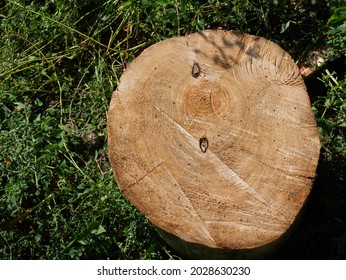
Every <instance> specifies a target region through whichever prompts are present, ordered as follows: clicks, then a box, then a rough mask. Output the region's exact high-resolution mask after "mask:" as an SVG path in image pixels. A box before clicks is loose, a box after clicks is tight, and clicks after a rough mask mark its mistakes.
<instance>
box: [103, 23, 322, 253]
mask: <svg viewBox="0 0 346 280" xmlns="http://www.w3.org/2000/svg"><path fill="white" fill-rule="evenodd" d="M107 129H108V141H109V159H110V163H111V165H112V169H113V171H114V175H115V179H116V181H117V183H118V186H119V188H120V189H121V191H122V193H123V194H124V195H125V196H126V197H127V198H128V199H129V200H130V201H131V202H132V203H133V204H134V205H135V206H136V207H137V208H138V209H139V210H140V211H141V212H142V213H143V214H144V215H145V216H146V217H147V218H148V219H149V220H150V221H151V223H152V224H154V225H155V226H156V227H157V228H158V230H159V232H160V233H161V236H162V237H163V238H164V239H165V240H166V242H167V243H168V244H170V245H171V246H172V247H173V248H175V249H176V250H177V251H178V253H180V254H182V256H184V257H187V258H215V259H216V258H228V257H235V258H246V257H249V258H256V257H258V256H261V254H262V252H265V251H268V250H269V251H270V250H272V249H273V248H275V247H276V246H277V244H278V242H279V241H280V240H281V239H282V238H283V237H284V236H285V235H286V234H287V233H288V232H289V231H290V228H291V227H292V226H293V225H294V222H295V221H296V220H297V217H298V216H299V213H300V212H301V209H302V208H303V205H304V203H305V201H306V199H307V197H308V195H309V192H310V189H311V187H312V184H313V180H314V177H315V174H316V167H317V163H318V158H319V150H320V142H319V135H318V131H317V127H316V122H315V120H314V116H313V113H312V111H311V105H310V100H309V97H308V95H307V92H306V88H305V85H304V82H303V79H302V78H301V75H300V72H299V69H298V67H297V66H296V65H295V63H294V62H293V60H292V59H291V57H290V55H289V54H287V53H286V52H285V51H283V50H282V49H281V48H280V47H279V46H277V45H276V44H274V43H272V42H270V41H268V40H266V39H263V38H260V37H257V36H251V35H247V34H242V33H240V32H236V31H224V30H217V31H216V30H206V31H203V32H199V33H194V34H191V35H187V36H183V37H176V38H171V39H168V40H165V41H162V42H159V43H157V44H155V45H153V46H151V47H149V48H147V49H146V50H145V51H144V52H143V53H142V54H141V55H140V56H139V57H138V58H137V59H135V61H133V62H132V63H131V64H130V65H129V67H128V68H127V69H126V70H125V72H124V73H123V75H122V77H121V80H120V84H119V86H118V88H117V89H116V91H115V92H114V94H113V96H112V100H111V104H110V108H109V119H108V128H107Z"/></svg>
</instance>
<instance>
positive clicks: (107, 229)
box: [0, 0, 346, 259]
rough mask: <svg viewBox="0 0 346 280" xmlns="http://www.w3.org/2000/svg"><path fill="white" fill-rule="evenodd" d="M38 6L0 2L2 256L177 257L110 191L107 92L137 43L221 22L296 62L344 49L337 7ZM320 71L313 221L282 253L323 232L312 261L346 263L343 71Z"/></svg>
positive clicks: (59, 2)
mask: <svg viewBox="0 0 346 280" xmlns="http://www.w3.org/2000/svg"><path fill="white" fill-rule="evenodd" d="M42 2H43V1H25V0H13V1H5V3H4V2H1V4H0V36H1V41H0V170H1V171H0V259H170V258H178V256H175V255H174V252H172V251H171V250H170V249H169V248H168V247H167V246H166V245H165V244H164V243H163V242H162V241H161V240H160V238H159V237H158V235H157V233H156V232H155V230H154V228H153V227H152V226H151V225H150V223H149V222H148V221H147V220H146V219H145V218H144V217H143V216H142V215H141V213H139V212H138V211H137V210H136V209H135V207H133V206H132V205H131V204H130V203H129V202H128V201H127V200H126V199H125V198H124V197H123V196H122V194H121V193H120V192H119V190H118V188H117V186H116V183H115V181H114V178H113V175H112V171H111V168H110V165H109V163H108V159H107V141H106V139H107V131H106V122H107V111H108V106H109V101H110V98H111V95H112V92H113V91H114V89H115V88H116V87H117V85H118V81H119V78H120V76H121V73H122V71H123V69H124V68H125V67H126V64H127V63H129V62H131V61H132V60H133V59H134V58H135V57H136V56H138V55H139V54H140V52H141V51H143V50H144V49H145V48H146V47H148V46H150V45H152V44H154V43H155V42H158V41H160V40H163V39H165V38H170V37H173V36H179V35H184V34H188V33H192V32H196V31H199V30H203V29H208V28H213V29H215V28H219V27H222V28H224V29H237V30H241V31H243V32H247V33H251V34H255V35H259V36H263V37H265V38H267V39H270V40H272V41H274V42H276V43H278V44H279V45H280V46H282V47H283V48H284V49H285V50H287V51H288V52H289V53H290V54H291V55H292V57H293V58H294V59H295V60H296V61H297V62H298V63H299V62H302V61H304V60H306V59H307V58H308V54H309V52H310V51H311V50H313V48H314V46H317V45H324V44H329V45H330V51H329V53H328V58H329V59H330V60H338V61H339V60H340V58H343V55H344V54H343V53H344V49H345V39H344V38H345V34H346V31H345V26H344V19H343V18H342V17H343V10H341V11H340V10H337V11H336V12H335V13H334V10H335V8H338V7H340V5H341V1H337V0H334V1H327V2H325V1H317V0H316V1H313V2H312V3H311V2H310V4H308V3H307V2H306V1H296V2H297V4H291V2H293V1H291V2H290V1H280V0H278V1H275V0H273V1H272V0H268V1H264V0H259V1H241V0H235V1H215V0H209V1H197V0H195V1H193V0H190V1H181V0H179V1H178V0H175V1H166V0H156V1H148V0H143V1H138V0H137V1H130V0H129V1H120V0H119V1H117V0H112V1H111V0H108V1H104V0H102V1H101V0H100V1H98V0H94V1H92V0H88V1H67V0H47V1H44V4H42ZM332 15H333V17H332ZM331 17H332V18H331ZM330 18H331V20H329V19H330ZM340 19H341V20H340ZM328 20H329V21H328ZM343 71H344V70H343ZM319 73H320V74H318V75H319V76H318V79H319V80H318V79H317V78H316V79H315V80H313V81H314V82H315V83H318V82H319V83H321V84H322V89H323V90H322V92H321V93H320V94H319V96H315V97H314V99H315V101H314V103H313V108H312V109H313V110H314V112H315V115H316V119H317V122H318V125H319V129H320V133H321V140H322V143H323V150H322V153H321V160H320V167H319V178H320V179H319V180H318V184H317V187H316V191H315V193H316V194H313V196H312V199H311V205H312V206H311V207H310V208H309V209H314V207H315V206H314V205H320V204H322V205H323V207H322V208H323V209H322V210H320V212H321V213H320V212H319V213H320V214H321V216H322V226H321V223H320V221H319V222H316V221H315V220H314V219H313V215H309V211H307V212H308V214H307V215H306V217H307V219H308V220H307V222H306V223H305V225H306V226H305V228H304V226H303V227H301V230H300V231H299V230H298V233H299V234H298V233H297V234H298V237H296V238H292V241H291V242H293V244H291V245H292V246H293V249H292V250H288V249H287V248H286V249H284V250H283V252H286V253H287V254H286V255H287V256H292V257H294V258H312V257H313V255H312V254H310V255H309V254H308V253H304V252H305V251H304V252H303V250H302V249H301V243H300V242H303V241H304V242H305V241H306V240H310V239H309V236H311V235H312V236H314V235H316V234H318V233H319V232H322V233H321V239H323V236H329V235H328V234H329V231H328V234H325V235H323V232H324V230H325V228H326V227H327V226H328V229H334V230H335V232H334V231H333V234H332V236H333V241H331V243H332V244H331V245H330V246H326V247H327V248H324V247H323V248H322V249H321V250H320V251H319V252H320V255H319V256H323V254H324V253H325V255H326V257H328V258H342V257H343V258H345V257H346V252H345V244H346V238H345V232H346V219H345V217H346V215H343V216H342V214H344V213H345V210H344V209H345V207H344V206H343V205H344V204H343V203H344V202H345V199H346V194H345V192H346V187H345V170H346V168H345V157H346V155H345V143H346V141H345V126H346V124H345V106H346V101H345V99H346V96H345V76H344V72H343V73H341V75H340V74H336V72H334V69H331V68H328V66H325V68H323V70H321V71H320V72H319ZM342 74H343V75H342ZM313 79H314V78H313ZM319 193H322V195H319ZM325 193H327V194H328V196H327V197H325V196H324V194H325ZM314 202H316V203H315V204H314ZM309 209H308V210H309ZM310 216H311V217H312V218H311V219H310V220H309V217H310ZM318 225H320V227H318ZM326 225H327V226H326ZM337 232H338V233H337ZM309 234H310V235H309ZM317 240H318V239H317ZM309 246H311V247H313V244H311V242H310V243H308V244H307V245H306V246H305V247H308V248H309ZM330 247H332V248H333V250H332V251H328V248H330ZM293 252H294V253H293ZM281 257H282V256H281Z"/></svg>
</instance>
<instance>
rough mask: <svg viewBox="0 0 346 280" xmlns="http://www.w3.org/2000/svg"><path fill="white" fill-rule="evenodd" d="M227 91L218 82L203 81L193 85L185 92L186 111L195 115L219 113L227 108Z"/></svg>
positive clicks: (228, 101)
mask: <svg viewBox="0 0 346 280" xmlns="http://www.w3.org/2000/svg"><path fill="white" fill-rule="evenodd" d="M229 99H230V96H229V93H228V92H227V91H226V89H224V88H223V87H222V86H220V85H219V84H212V83H208V82H203V83H201V84H199V85H193V86H191V87H190V88H188V90H187V91H186V92H185V96H184V104H185V106H186V109H187V112H188V113H189V114H190V115H192V116H195V117H206V116H209V115H215V114H220V113H222V112H224V111H226V110H228V109H229V108H228V107H229V104H230V100H229Z"/></svg>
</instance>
